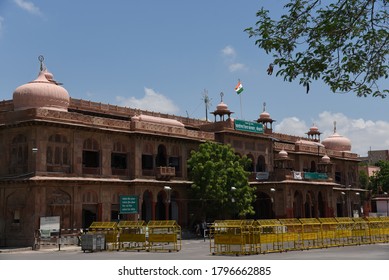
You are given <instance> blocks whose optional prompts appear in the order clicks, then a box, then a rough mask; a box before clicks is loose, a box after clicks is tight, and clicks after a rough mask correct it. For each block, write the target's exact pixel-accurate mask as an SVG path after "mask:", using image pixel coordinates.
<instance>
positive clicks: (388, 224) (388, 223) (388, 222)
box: [380, 217, 389, 242]
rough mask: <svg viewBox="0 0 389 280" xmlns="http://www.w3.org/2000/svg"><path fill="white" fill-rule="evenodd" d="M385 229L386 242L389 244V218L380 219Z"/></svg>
mask: <svg viewBox="0 0 389 280" xmlns="http://www.w3.org/2000/svg"><path fill="white" fill-rule="evenodd" d="M380 220H381V221H382V227H383V236H384V242H389V217H380Z"/></svg>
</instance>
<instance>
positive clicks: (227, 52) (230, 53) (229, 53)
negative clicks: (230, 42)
mask: <svg viewBox="0 0 389 280" xmlns="http://www.w3.org/2000/svg"><path fill="white" fill-rule="evenodd" d="M222 54H223V56H225V57H232V58H235V56H236V51H235V49H234V48H233V47H231V46H226V47H225V48H224V49H222Z"/></svg>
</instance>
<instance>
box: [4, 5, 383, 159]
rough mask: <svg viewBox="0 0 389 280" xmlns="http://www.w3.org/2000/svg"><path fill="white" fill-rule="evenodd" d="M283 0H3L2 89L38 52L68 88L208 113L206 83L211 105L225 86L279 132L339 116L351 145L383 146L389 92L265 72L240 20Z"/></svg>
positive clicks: (22, 76)
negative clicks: (342, 89) (338, 88)
mask: <svg viewBox="0 0 389 280" xmlns="http://www.w3.org/2000/svg"><path fill="white" fill-rule="evenodd" d="M284 2H285V1H265V0H262V1H261V0H245V1H236V0H212V1H209V0H208V1H206V0H196V1H182V0H165V1H161V0H142V1H135V0H128V1H125V0H121V1H119V0H112V1H99V0H94V1H91V0H83V1H74V0H67V1H50V0H0V99H1V100H3V99H5V100H8V99H12V93H13V91H14V90H15V89H16V88H17V87H18V86H19V85H22V84H24V83H26V82H29V81H31V80H34V79H35V78H36V76H37V74H38V71H39V62H38V56H39V55H43V56H44V57H45V61H44V62H45V65H46V67H47V69H48V70H49V71H50V72H52V73H53V74H54V78H55V79H56V80H58V81H60V82H62V83H63V86H64V87H65V88H66V89H67V91H68V92H69V94H70V96H71V97H73V98H78V99H86V100H92V101H96V102H103V103H109V104H116V105H121V106H128V107H134V108H141V109H148V110H152V111H159V112H166V113H171V114H176V115H181V116H187V115H189V116H190V117H194V118H201V119H204V118H205V106H204V103H203V100H202V99H203V94H204V90H206V91H207V92H208V95H209V98H211V106H210V111H213V110H214V109H215V107H216V105H217V104H218V103H219V102H220V92H223V93H224V99H223V101H224V102H225V103H226V104H227V105H228V106H229V108H230V110H231V111H233V112H235V113H234V115H233V117H235V118H239V119H245V120H255V119H257V118H258V116H259V114H260V113H261V112H262V110H263V103H264V102H266V104H267V105H266V111H267V112H269V113H270V115H271V116H272V118H273V119H275V120H276V122H275V126H274V129H275V130H276V131H277V132H281V133H287V134H292V135H297V136H305V133H306V132H307V131H308V130H309V127H310V126H312V124H313V123H314V124H315V125H316V126H317V127H318V128H319V130H320V131H321V132H323V135H322V139H324V138H326V137H328V136H329V135H331V134H332V133H333V122H334V121H336V122H337V132H338V133H339V134H341V135H344V136H346V137H348V138H350V139H351V141H352V144H353V148H352V151H353V152H355V153H358V154H360V155H365V154H367V151H368V150H369V149H373V150H378V149H389V114H388V108H389V98H387V99H381V98H372V97H368V98H358V97H356V96H355V94H353V93H349V94H343V95H339V94H334V93H331V92H330V90H329V89H328V88H327V87H326V86H325V85H323V84H322V83H319V82H317V83H315V84H313V85H312V86H311V90H310V93H309V94H306V93H305V89H304V88H303V87H301V86H300V85H299V84H298V82H293V83H289V82H284V81H283V79H282V78H280V77H276V76H275V75H273V76H268V75H267V73H266V69H267V66H268V64H269V62H270V59H271V57H269V56H267V55H266V54H265V53H264V52H262V51H261V50H260V49H258V47H256V46H255V44H254V39H253V38H248V35H247V34H246V33H245V32H244V31H243V30H244V29H245V28H246V27H250V26H254V24H255V22H256V16H255V14H256V11H257V10H259V9H260V7H261V6H263V5H264V6H265V7H266V8H268V9H270V10H271V11H273V12H274V13H280V12H282V11H281V7H282V3H284ZM238 79H240V80H241V81H242V84H243V86H244V91H243V93H242V94H241V96H238V95H237V94H236V93H235V92H234V87H235V85H236V83H237V81H238ZM385 83H386V87H388V82H385ZM384 85H385V84H384ZM209 119H210V120H213V116H212V115H211V116H209Z"/></svg>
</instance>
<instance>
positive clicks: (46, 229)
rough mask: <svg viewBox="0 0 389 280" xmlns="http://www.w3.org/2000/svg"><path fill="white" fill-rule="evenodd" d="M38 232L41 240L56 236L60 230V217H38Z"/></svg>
mask: <svg viewBox="0 0 389 280" xmlns="http://www.w3.org/2000/svg"><path fill="white" fill-rule="evenodd" d="M39 230H40V233H41V237H42V238H49V237H50V236H52V235H54V234H58V233H59V230H60V216H49V217H40V227H39Z"/></svg>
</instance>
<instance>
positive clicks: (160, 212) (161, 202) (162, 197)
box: [155, 191, 166, 220]
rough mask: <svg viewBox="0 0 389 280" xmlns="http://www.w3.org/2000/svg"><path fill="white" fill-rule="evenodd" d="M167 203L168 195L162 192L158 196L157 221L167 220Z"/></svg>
mask: <svg viewBox="0 0 389 280" xmlns="http://www.w3.org/2000/svg"><path fill="white" fill-rule="evenodd" d="M165 201H166V194H165V192H164V191H160V192H159V193H158V195H157V203H156V204H155V219H156V220H166V208H165Z"/></svg>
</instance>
